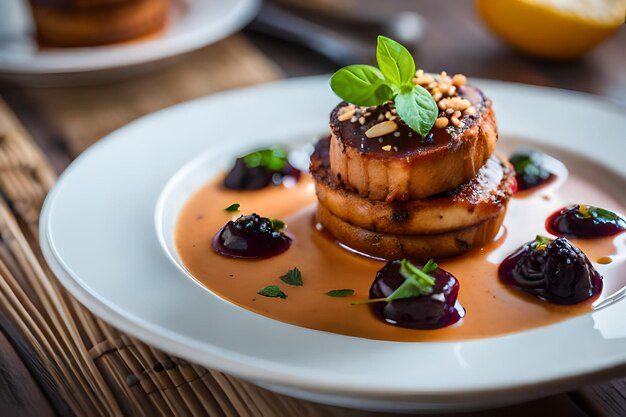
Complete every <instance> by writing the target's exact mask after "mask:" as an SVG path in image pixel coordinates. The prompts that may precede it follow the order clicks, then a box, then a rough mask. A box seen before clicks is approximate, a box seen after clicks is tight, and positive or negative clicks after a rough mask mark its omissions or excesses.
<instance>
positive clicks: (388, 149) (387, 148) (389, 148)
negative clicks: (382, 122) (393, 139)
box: [380, 145, 391, 152]
mask: <svg viewBox="0 0 626 417" xmlns="http://www.w3.org/2000/svg"><path fill="white" fill-rule="evenodd" d="M380 149H382V150H383V151H387V152H389V151H390V150H391V145H385V146H383V147H382V148H380Z"/></svg>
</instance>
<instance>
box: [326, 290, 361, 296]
mask: <svg viewBox="0 0 626 417" xmlns="http://www.w3.org/2000/svg"><path fill="white" fill-rule="evenodd" d="M324 294H326V295H328V296H330V297H348V296H350V295H352V294H354V290H351V289H348V288H345V289H342V290H331V291H328V292H327V293H324Z"/></svg>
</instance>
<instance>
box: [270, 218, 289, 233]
mask: <svg viewBox="0 0 626 417" xmlns="http://www.w3.org/2000/svg"><path fill="white" fill-rule="evenodd" d="M270 221H271V222H272V229H274V230H276V231H277V232H280V231H281V230H283V229H284V228H285V227H286V225H285V222H284V221H282V220H279V219H272V220H270Z"/></svg>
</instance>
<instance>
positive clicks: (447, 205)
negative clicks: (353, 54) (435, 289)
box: [311, 70, 515, 260]
mask: <svg viewBox="0 0 626 417" xmlns="http://www.w3.org/2000/svg"><path fill="white" fill-rule="evenodd" d="M410 82H411V83H412V85H413V86H417V87H416V88H419V87H421V88H422V91H424V90H425V91H427V92H428V94H430V96H432V100H431V101H434V103H436V108H435V111H436V113H437V115H436V118H433V119H434V125H432V126H430V127H428V126H426V128H425V129H424V127H423V126H421V128H422V129H421V130H422V131H421V132H419V131H417V130H420V129H417V130H416V129H414V128H413V127H411V126H409V124H408V123H407V122H406V121H405V120H403V119H406V117H404V118H403V117H401V116H402V114H399V113H400V112H399V111H398V110H399V109H398V108H397V104H398V101H401V100H404V98H403V97H402V96H401V95H397V96H396V97H395V99H391V100H386V101H384V102H383V103H382V104H378V105H369V106H359V105H355V104H351V103H348V102H347V101H344V102H342V103H340V104H339V105H337V107H335V109H334V110H333V111H332V113H331V115H330V138H329V139H323V140H321V141H319V142H318V144H317V146H316V149H315V152H314V154H313V156H312V158H311V172H312V174H313V178H314V180H315V186H316V192H317V196H318V200H319V204H318V208H317V220H318V222H319V223H320V224H322V225H323V226H324V227H325V228H326V229H327V230H328V231H329V232H330V233H332V234H333V235H334V236H335V238H336V239H337V240H339V241H340V242H341V243H343V244H345V245H346V246H348V247H350V248H352V249H354V250H356V251H358V252H362V253H365V254H367V255H370V256H374V257H378V258H383V259H401V258H411V259H417V260H427V259H429V258H440V257H446V256H453V255H457V254H460V253H463V252H466V251H468V250H470V249H472V248H474V247H476V246H480V245H482V244H484V243H486V242H489V241H491V240H492V239H493V238H494V237H495V236H496V235H497V233H498V231H499V229H500V226H501V224H502V221H503V219H504V215H505V212H506V207H507V204H508V201H509V198H510V196H511V194H512V193H513V191H514V186H515V185H514V184H515V179H514V177H515V173H514V170H513V168H512V167H511V165H510V164H509V162H508V161H507V160H506V159H504V158H501V157H499V156H496V155H494V148H495V145H496V142H497V140H498V133H497V125H496V120H495V116H494V112H493V109H492V105H491V101H490V100H489V99H488V98H487V97H485V96H484V95H483V93H482V91H480V90H479V89H478V88H476V87H473V86H472V85H471V84H470V83H468V82H467V79H466V77H465V76H464V75H461V74H456V75H454V76H450V75H448V74H447V73H446V72H441V73H440V74H436V75H433V74H428V73H425V72H424V71H422V70H418V71H414V72H413V76H412V77H411V80H410ZM331 86H332V82H331ZM413 98H414V97H413ZM420 99H422V98H421V97H418V98H417V100H418V101H419V100H420ZM401 104H402V103H401ZM405 107H406V106H405ZM409 123H410V120H409ZM418 127H420V126H418Z"/></svg>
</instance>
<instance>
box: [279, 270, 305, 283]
mask: <svg viewBox="0 0 626 417" xmlns="http://www.w3.org/2000/svg"><path fill="white" fill-rule="evenodd" d="M280 280H281V281H282V282H284V283H285V284H289V285H294V286H296V287H299V286H301V285H302V273H301V272H300V270H299V269H298V268H294V269H290V270H289V271H287V273H286V274H285V275H283V276H281V277H280Z"/></svg>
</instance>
